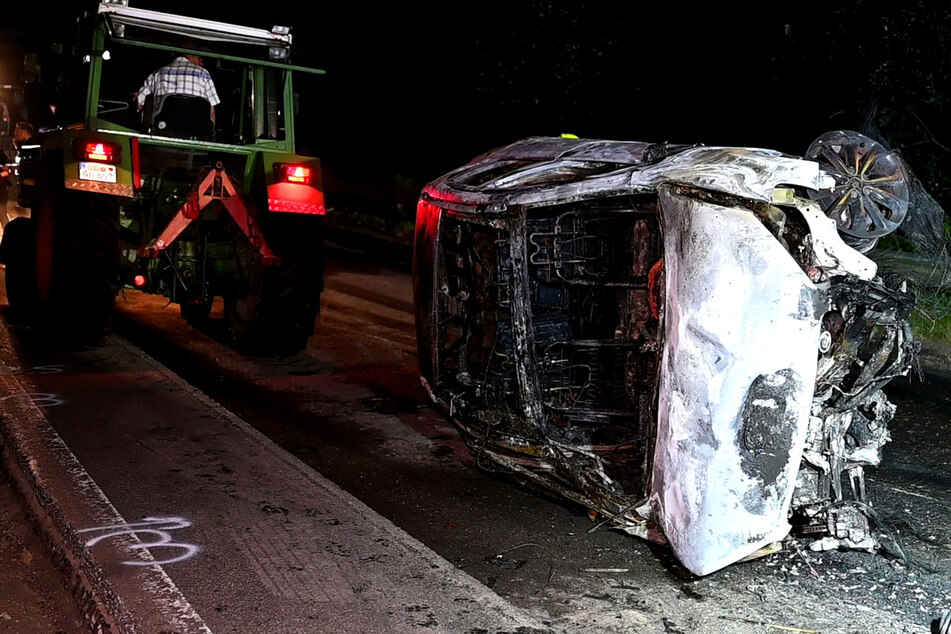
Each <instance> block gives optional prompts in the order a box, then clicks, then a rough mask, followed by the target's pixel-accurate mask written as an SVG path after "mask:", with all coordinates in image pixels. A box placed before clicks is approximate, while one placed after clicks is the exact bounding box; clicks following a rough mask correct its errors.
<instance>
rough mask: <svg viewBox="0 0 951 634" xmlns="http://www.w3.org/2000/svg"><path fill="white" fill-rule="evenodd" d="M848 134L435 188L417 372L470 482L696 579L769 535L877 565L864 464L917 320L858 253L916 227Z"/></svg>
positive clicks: (543, 167)
mask: <svg viewBox="0 0 951 634" xmlns="http://www.w3.org/2000/svg"><path fill="white" fill-rule="evenodd" d="M909 180H910V176H909V174H908V173H907V170H906V168H905V167H904V166H903V164H902V163H901V161H900V160H899V159H898V157H897V156H896V155H895V154H894V153H891V152H889V151H888V150H887V149H886V148H885V147H883V146H882V145H880V144H878V143H876V142H875V141H873V140H871V139H869V138H867V137H864V136H862V135H860V134H858V133H854V132H849V131H837V132H831V133H828V134H826V135H823V136H822V137H820V138H819V139H817V140H816V141H815V142H814V143H813V145H812V146H811V147H810V148H809V150H808V152H807V154H806V158H799V157H793V156H788V155H785V154H782V153H779V152H775V151H770V150H761V149H746V148H723V147H703V146H671V145H657V144H649V143H636V142H615V141H590V140H578V139H565V138H530V139H526V140H523V141H520V142H517V143H514V144H512V145H510V146H507V147H504V148H501V149H498V150H495V151H493V152H490V153H488V154H485V155H483V156H481V157H479V158H477V159H475V160H473V161H472V162H470V163H469V164H468V165H466V166H464V167H462V168H460V169H457V170H455V171H453V172H451V173H449V174H447V175H445V176H443V177H441V178H439V179H437V180H436V181H434V182H432V183H430V184H429V185H428V186H427V187H426V188H425V190H424V192H423V193H422V196H421V199H420V202H419V207H418V213H417V225H416V227H417V228H416V240H415V258H414V279H415V289H414V293H415V303H416V311H417V341H418V346H419V359H420V371H421V375H422V380H423V383H424V386H425V387H426V389H427V391H428V392H429V394H430V396H431V397H432V399H433V400H434V401H435V402H436V403H437V404H438V405H439V406H441V408H443V409H444V410H445V412H446V413H447V414H448V415H449V416H450V417H451V419H452V420H453V422H454V423H455V424H456V426H457V427H458V428H459V429H460V430H461V431H462V433H463V435H464V437H465V439H466V441H467V443H468V444H469V446H470V448H471V450H472V451H473V453H474V454H475V455H476V457H477V459H478V462H479V464H480V466H482V467H484V468H493V467H495V468H498V467H501V468H502V469H504V470H506V471H513V472H516V473H519V474H522V475H524V476H526V477H528V478H530V479H532V480H534V481H536V482H538V483H541V484H542V485H544V486H545V487H547V488H549V489H552V490H555V491H557V492H559V493H561V494H562V495H564V496H566V497H567V498H569V499H571V500H574V501H576V502H578V503H580V504H583V505H585V506H587V507H589V508H590V509H593V510H595V511H597V512H598V513H600V514H601V515H603V516H605V517H606V518H608V519H609V521H610V522H611V523H612V524H613V525H614V526H615V527H617V528H620V529H622V530H625V531H627V532H629V533H632V534H636V535H640V536H642V537H645V538H649V539H653V540H655V541H666V542H667V543H669V544H670V546H671V547H672V549H673V551H674V553H675V554H676V556H677V557H678V558H679V559H680V561H681V562H682V563H683V564H684V565H685V566H686V567H687V568H688V569H690V570H691V571H692V572H694V573H695V574H700V575H703V574H708V573H710V572H713V571H715V570H718V569H720V568H722V567H724V566H727V565H729V564H731V563H733V562H736V561H739V560H740V559H743V558H745V557H748V556H751V555H754V554H755V553H757V551H761V550H762V549H764V548H766V547H768V546H770V545H772V544H774V543H775V542H777V541H779V540H781V539H783V538H784V537H785V536H786V535H787V534H788V533H789V532H790V529H791V527H793V528H795V529H796V530H797V531H799V532H800V533H801V534H804V535H807V536H808V537H809V539H810V540H812V545H813V547H815V548H833V547H852V548H863V549H868V550H875V549H876V548H877V547H878V541H877V537H876V532H875V529H874V526H873V522H872V521H871V519H870V518H871V517H873V516H874V514H873V513H872V511H871V510H870V507H869V505H868V501H867V499H866V493H865V487H864V475H863V468H864V467H865V466H867V465H875V464H877V463H878V461H879V459H880V451H879V450H880V448H881V447H882V445H884V444H885V443H886V442H887V441H888V439H889V435H888V431H887V427H886V424H887V423H888V422H889V420H890V419H891V418H892V415H893V412H894V407H893V406H892V405H891V404H890V403H889V402H888V400H887V399H886V397H885V395H884V394H883V392H882V389H881V388H882V387H883V386H884V385H885V384H886V383H887V382H888V381H889V379H891V378H893V377H895V376H899V375H903V374H906V373H907V372H908V371H909V369H910V367H911V366H912V363H913V361H914V359H915V353H916V344H915V343H914V342H913V340H912V337H911V331H910V328H909V324H908V318H909V315H910V311H911V310H912V307H913V305H914V298H913V296H912V294H911V293H910V292H909V291H908V290H907V289H906V286H905V283H904V282H903V280H901V279H888V276H884V275H878V269H877V266H876V264H875V262H874V261H872V260H871V259H869V257H867V256H866V255H864V252H867V251H868V250H869V249H871V248H872V247H873V246H874V245H875V243H876V241H877V240H878V239H879V238H880V237H881V236H883V235H886V234H888V233H890V232H892V231H894V230H895V229H896V228H897V227H898V226H899V225H900V224H901V222H902V220H903V219H904V218H905V216H906V214H908V213H909Z"/></svg>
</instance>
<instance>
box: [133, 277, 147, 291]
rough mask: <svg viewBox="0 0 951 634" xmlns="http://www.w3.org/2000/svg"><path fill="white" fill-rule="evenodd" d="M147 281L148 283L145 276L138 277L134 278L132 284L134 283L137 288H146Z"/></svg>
mask: <svg viewBox="0 0 951 634" xmlns="http://www.w3.org/2000/svg"><path fill="white" fill-rule="evenodd" d="M147 281H148V280H146V279H145V276H144V275H136V276H135V278H133V280H132V282H133V283H134V284H135V285H136V286H137V287H139V288H141V287H143V286H145V283H146V282H147Z"/></svg>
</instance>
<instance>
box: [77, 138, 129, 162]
mask: <svg viewBox="0 0 951 634" xmlns="http://www.w3.org/2000/svg"><path fill="white" fill-rule="evenodd" d="M75 149H76V154H77V155H78V156H77V157H76V158H78V159H79V160H80V161H95V162H97V163H109V164H113V165H114V164H118V163H120V162H121V161H122V151H121V148H120V147H119V145H118V144H117V143H110V142H109V141H89V140H87V141H79V143H78V145H77V146H75Z"/></svg>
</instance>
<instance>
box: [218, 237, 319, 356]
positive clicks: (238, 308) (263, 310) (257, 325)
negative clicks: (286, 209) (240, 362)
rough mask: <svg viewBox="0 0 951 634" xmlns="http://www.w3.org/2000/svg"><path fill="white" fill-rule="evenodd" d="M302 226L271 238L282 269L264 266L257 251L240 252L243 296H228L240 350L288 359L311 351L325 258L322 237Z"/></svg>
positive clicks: (227, 306) (232, 331)
mask: <svg viewBox="0 0 951 634" xmlns="http://www.w3.org/2000/svg"><path fill="white" fill-rule="evenodd" d="M302 226H303V228H299V227H296V226H291V229H293V230H288V231H284V232H282V233H281V234H280V235H278V236H277V237H274V238H271V237H269V240H270V241H271V245H272V247H273V248H274V249H275V251H276V252H277V253H278V254H279V255H280V257H281V265H280V266H276V267H266V266H264V265H263V262H262V260H261V258H260V256H258V255H257V254H256V253H251V252H250V250H249V249H248V250H247V251H245V250H244V249H241V251H243V252H244V253H245V257H244V266H243V270H244V275H243V280H242V283H241V284H240V285H239V287H240V291H239V292H237V293H234V294H232V295H230V296H226V297H225V322H226V325H227V328H228V332H229V334H230V336H231V339H232V341H233V343H234V345H235V347H236V348H238V349H239V350H241V351H242V352H245V353H247V354H260V355H268V356H274V355H277V356H286V355H292V354H296V353H298V352H300V351H302V350H304V349H305V348H306V347H307V341H308V339H309V338H310V336H311V335H312V334H313V332H314V323H315V321H316V319H317V314H318V312H319V310H320V294H321V292H322V291H323V255H322V249H321V244H320V243H319V233H316V230H315V229H314V228H313V227H310V230H308V228H307V227H306V225H302ZM273 235H274V234H273V233H272V236H273ZM281 238H283V239H281ZM315 241H316V242H315Z"/></svg>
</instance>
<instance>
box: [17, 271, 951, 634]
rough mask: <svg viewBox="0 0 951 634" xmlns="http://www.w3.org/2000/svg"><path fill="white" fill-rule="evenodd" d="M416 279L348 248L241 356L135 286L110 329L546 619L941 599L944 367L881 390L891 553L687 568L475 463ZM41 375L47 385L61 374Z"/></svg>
mask: <svg viewBox="0 0 951 634" xmlns="http://www.w3.org/2000/svg"><path fill="white" fill-rule="evenodd" d="M411 299H412V298H411V280H410V277H409V275H408V273H407V272H406V263H405V262H403V263H399V262H388V263H385V264H381V263H379V262H374V261H373V256H372V255H371V254H370V253H360V252H349V253H341V257H339V258H336V259H334V260H333V261H331V262H329V266H328V271H327V291H326V292H325V294H324V297H323V299H322V313H321V315H320V317H319V318H318V323H317V334H316V335H315V337H313V338H312V340H311V343H310V345H309V347H308V349H307V350H306V351H305V352H302V353H300V354H297V355H294V356H291V357H286V358H261V357H243V356H241V355H239V354H237V353H236V352H234V351H233V350H231V349H230V348H229V347H228V346H227V345H225V344H224V343H223V342H221V341H219V339H220V337H219V333H218V332H216V330H217V328H219V327H220V326H219V325H216V322H215V321H214V320H213V321H212V323H211V325H210V327H209V328H208V329H207V330H206V332H198V331H196V330H194V329H192V328H190V327H189V326H187V325H186V324H185V323H184V322H183V321H182V320H181V318H180V317H179V315H178V309H177V307H175V306H174V305H172V306H167V305H166V303H165V300H164V299H162V298H159V297H149V296H145V295H142V294H139V293H135V292H126V293H125V294H124V295H123V296H122V297H120V298H119V300H118V302H117V306H118V308H119V312H120V314H121V319H120V320H119V321H118V322H117V324H116V332H117V335H118V336H121V337H124V338H126V339H128V340H130V341H132V342H133V343H134V344H135V345H136V346H139V347H140V348H141V349H143V350H144V351H145V352H146V353H147V354H149V355H151V356H152V357H154V358H156V359H158V360H159V361H160V362H161V363H163V364H165V365H166V366H168V367H169V368H171V369H172V370H173V371H174V372H176V373H177V374H178V375H180V376H182V377H184V379H186V380H187V381H188V382H189V383H190V384H191V385H193V386H195V387H197V388H198V389H199V390H201V391H202V392H203V393H205V394H207V395H209V396H210V397H211V398H212V399H214V400H215V401H217V402H218V403H221V404H222V405H224V407H226V408H227V409H228V410H230V411H231V412H234V413H235V414H236V415H237V416H238V417H240V418H241V419H242V420H243V421H246V422H247V423H248V424H250V425H252V426H253V427H254V428H255V429H257V430H258V431H260V432H261V433H262V434H264V436H266V437H267V438H269V439H271V440H272V441H273V442H274V443H276V444H277V445H279V446H280V447H282V448H283V449H284V450H286V452H287V453H288V454H289V455H290V456H293V457H294V459H295V460H296V461H299V462H300V463H301V464H302V465H306V466H307V467H310V468H313V469H314V470H315V471H316V472H319V473H320V474H322V475H323V476H325V477H326V478H328V479H329V480H331V481H332V482H334V483H336V484H337V485H339V486H340V487H341V488H342V489H344V490H346V491H347V492H349V493H351V494H353V495H354V496H356V497H357V498H358V499H359V500H361V501H362V502H363V503H365V504H366V505H367V506H369V507H370V508H372V509H373V510H374V511H376V512H377V513H379V514H380V515H382V516H383V517H385V518H387V519H389V520H390V521H392V522H393V524H395V525H396V526H397V527H399V528H400V529H402V530H404V531H406V532H407V533H408V534H409V535H411V536H413V537H415V538H416V539H418V540H419V541H420V542H422V543H423V544H425V545H426V546H428V547H429V548H431V549H432V550H434V551H435V552H436V553H438V554H439V555H441V556H442V557H443V558H445V560H448V561H449V562H451V564H453V566H454V567H455V568H456V569H457V570H461V571H462V572H464V573H466V574H467V575H469V576H471V577H472V578H474V579H475V580H477V581H478V582H479V583H480V584H482V586H484V587H485V588H488V589H489V590H491V591H492V592H493V593H495V594H497V595H498V596H500V597H501V598H503V599H505V600H507V601H508V602H510V603H511V604H514V605H515V606H518V607H519V608H521V609H523V610H524V611H525V612H526V613H527V614H529V615H531V616H533V617H534V618H535V619H537V622H538V623H541V624H543V625H544V627H546V628H550V629H551V631H553V632H566V633H572V634H575V633H577V634H593V633H600V632H632V633H633V632H637V633H653V632H658V633H664V634H677V633H681V634H686V633H693V632H724V633H753V632H778V631H787V632H788V631H793V632H823V633H824V634H831V633H843V634H845V633H856V634H858V633H862V634H865V633H879V632H881V633H893V632H894V633H899V632H916V633H917V632H920V633H926V632H928V631H929V624H930V623H931V621H932V619H933V618H935V616H937V615H938V614H939V613H940V611H941V610H942V609H944V608H948V607H951V530H949V522H948V518H949V501H951V495H949V493H951V491H949V487H951V477H949V469H948V466H949V462H951V450H949V448H948V443H947V439H948V438H949V437H951V433H949V432H951V429H949V427H951V421H949V411H951V408H948V403H947V400H948V398H951V397H949V396H947V395H948V394H949V392H948V391H947V390H946V386H945V385H944V384H942V383H937V382H936V381H935V380H934V379H927V380H926V382H924V383H922V382H921V381H903V382H902V384H897V383H896V384H895V386H894V388H893V389H892V390H890V393H891V397H892V399H893V400H894V401H895V402H896V403H897V405H898V408H899V409H898V414H897V416H896V419H895V421H894V422H893V424H892V436H893V440H892V442H891V443H889V444H888V445H887V446H886V449H885V451H884V458H883V464H882V466H881V467H880V468H876V469H870V470H869V480H870V485H869V486H870V496H871V498H872V500H873V502H874V504H875V507H876V509H877V510H878V513H879V515H880V517H881V519H882V524H883V528H885V529H886V530H887V531H888V532H889V534H891V535H892V536H893V543H892V549H891V550H892V551H893V552H894V553H895V554H896V556H885V555H882V554H869V553H861V552H838V551H836V552H827V553H814V552H810V551H808V550H804V549H803V548H802V547H801V545H799V544H797V543H796V542H789V543H787V544H785V548H784V550H783V551H781V552H779V553H777V554H774V555H770V556H768V557H765V558H762V559H759V560H755V561H751V562H746V563H742V564H737V565H733V566H730V567H728V568H727V569H725V570H722V571H719V572H717V573H714V574H712V575H709V576H707V577H703V578H696V577H693V576H692V575H690V574H689V573H688V572H686V571H685V570H683V569H682V568H680V567H679V566H678V565H677V563H676V561H675V560H674V559H673V558H672V557H671V556H670V554H669V553H668V552H667V551H666V550H665V549H663V548H659V547H655V546H653V545H650V544H647V543H645V542H642V541H639V540H637V539H636V538H633V537H630V536H627V535H623V534H620V533H617V532H613V531H610V530H607V529H605V528H603V527H600V528H599V525H598V524H597V523H596V522H593V521H592V519H591V518H590V517H589V515H588V513H587V511H586V510H584V509H581V508H578V507H576V506H573V505H571V504H569V503H566V502H564V501H562V500H560V499H557V498H554V497H551V496H549V495H548V494H546V493H545V492H543V491H538V490H536V489H533V488H532V487H530V486H527V485H525V484H523V483H521V482H519V481H518V480H516V479H513V478H511V477H509V476H507V475H505V474H499V473H491V472H489V471H486V470H483V469H481V468H480V465H479V464H477V460H476V459H475V458H474V457H473V456H472V454H471V453H470V452H469V450H468V448H467V447H465V445H464V444H463V443H462V442H461V441H460V439H459V436H458V434H457V433H456V432H455V429H454V428H453V427H452V425H451V424H450V423H449V422H448V421H446V420H445V419H444V418H443V417H442V416H441V415H440V414H439V413H438V412H436V411H435V410H434V409H433V408H432V407H431V406H430V404H429V402H428V400H427V398H426V396H425V394H424V392H423V390H422V388H421V386H420V384H419V380H418V376H417V373H416V357H415V341H414V334H413V317H412V305H411ZM216 310H217V309H216ZM216 314H218V313H213V316H214V315H216ZM40 362H42V363H50V362H53V363H55V362H56V359H37V363H40ZM110 362H111V361H110V359H109V357H108V355H106V356H104V357H102V359H101V360H99V361H97V362H96V363H102V364H105V365H106V366H108V364H109V363H110ZM34 380H35V381H36V383H37V388H38V389H41V390H42V391H44V392H50V393H54V392H56V391H57V389H58V388H57V381H58V380H59V379H58V378H57V376H56V375H55V374H50V375H43V376H37V377H34ZM143 407H146V408H147V407H148V404H147V403H145V404H144V405H143ZM72 433H73V434H74V435H75V441H71V442H76V443H78V444H80V445H82V444H84V443H89V442H91V440H90V439H88V438H86V439H84V438H83V435H82V432H77V431H76V430H74V431H73V432H72ZM481 466H484V465H481ZM129 468H130V469H131V468H133V466H130V467H129ZM211 475H214V474H211ZM301 591H302V592H305V591H306V588H303V589H301ZM315 631H320V630H315Z"/></svg>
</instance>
